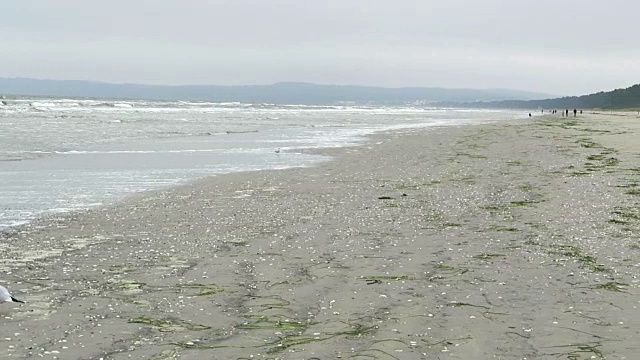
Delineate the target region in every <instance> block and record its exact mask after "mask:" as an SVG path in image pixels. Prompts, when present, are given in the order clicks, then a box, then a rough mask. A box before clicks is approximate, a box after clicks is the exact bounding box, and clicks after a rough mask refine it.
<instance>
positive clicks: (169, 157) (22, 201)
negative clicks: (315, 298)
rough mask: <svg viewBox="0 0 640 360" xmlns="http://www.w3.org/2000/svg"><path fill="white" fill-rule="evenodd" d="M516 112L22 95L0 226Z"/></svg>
mask: <svg viewBox="0 0 640 360" xmlns="http://www.w3.org/2000/svg"><path fill="white" fill-rule="evenodd" d="M523 115H526V114H520V113H517V112H512V111H493V110H492V111H488V110H454V109H435V108H414V107H356V106H297V105H269V104H257V105H255V104H253V105H252V104H238V103H231V104H229V103H223V104H221V103H204V102H193V103H192V102H150V101H111V100H95V99H93V100H83V99H44V98H14V99H7V100H5V103H4V104H2V105H0V231H1V230H6V229H8V228H10V227H11V226H15V225H18V224H22V223H26V222H28V221H30V220H33V219H36V218H38V217H40V216H42V215H46V214H50V213H55V212H66V211H73V210H79V209H85V208H88V207H92V206H97V205H102V204H108V203H112V202H113V201H116V200H118V199H121V198H123V197H124V196H127V195H129V194H132V193H136V192H141V191H148V190H156V189H160V188H163V187H168V186H174V185H178V184H181V183H184V182H186V181H189V180H193V179H196V178H199V177H204V176H211V175H215V174H222V173H229V172H238V171H251V170H262V169H280V168H288V167H296V166H311V165H313V164H316V163H317V162H319V161H323V160H326V158H325V157H322V156H317V155H309V154H305V153H303V152H302V151H301V150H302V149H308V148H322V147H340V146H350V145H357V144H359V143H361V142H362V141H363V140H364V136H365V135H367V134H370V133H372V132H376V131H385V130H403V129H405V130H406V129H408V130H410V129H414V128H422V127H428V126H446V125H465V124H474V123H484V122H488V121H503V120H511V119H515V118H520V117H523Z"/></svg>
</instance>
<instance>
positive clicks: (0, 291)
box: [0, 285, 24, 304]
mask: <svg viewBox="0 0 640 360" xmlns="http://www.w3.org/2000/svg"><path fill="white" fill-rule="evenodd" d="M0 302H17V303H23V304H24V301H22V300H18V299H16V298H14V297H13V295H11V293H10V292H9V290H7V288H6V287H4V286H2V285H0Z"/></svg>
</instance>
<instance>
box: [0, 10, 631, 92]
mask: <svg viewBox="0 0 640 360" xmlns="http://www.w3.org/2000/svg"><path fill="white" fill-rule="evenodd" d="M638 34H640V2H638V1H634V0H589V1H586V0H414V1H408V0H322V1H321V0H252V1H251V0H209V1H206V0H110V1H88V0H19V1H18V0H16V1H8V0H5V1H2V2H1V3H0V49H1V50H0V51H1V52H2V55H1V56H0V77H34V78H43V79H45V78H46V79H79V80H97V81H108V82H128V83H147V84H170V85H174V84H175V85H178V84H216V85H236V84H269V83H273V82H279V81H306V82H315V83H323V84H358V85H375V86H388V87H402V86H429V87H431V86H438V87H449V88H461V87H463V88H512V89H521V90H532V91H540V92H546V93H550V94H557V95H580V94H586V93H591V92H596V91H601V90H611V89H615V88H621V87H627V86H630V85H633V84H636V83H640V40H639V39H638Z"/></svg>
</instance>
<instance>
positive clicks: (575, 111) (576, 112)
mask: <svg viewBox="0 0 640 360" xmlns="http://www.w3.org/2000/svg"><path fill="white" fill-rule="evenodd" d="M576 116H578V110H576V109H573V117H576Z"/></svg>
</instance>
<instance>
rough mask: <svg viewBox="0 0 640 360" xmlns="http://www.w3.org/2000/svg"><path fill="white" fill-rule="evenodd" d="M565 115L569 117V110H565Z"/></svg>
mask: <svg viewBox="0 0 640 360" xmlns="http://www.w3.org/2000/svg"><path fill="white" fill-rule="evenodd" d="M564 113H565V115H566V116H567V117H569V109H564Z"/></svg>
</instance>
